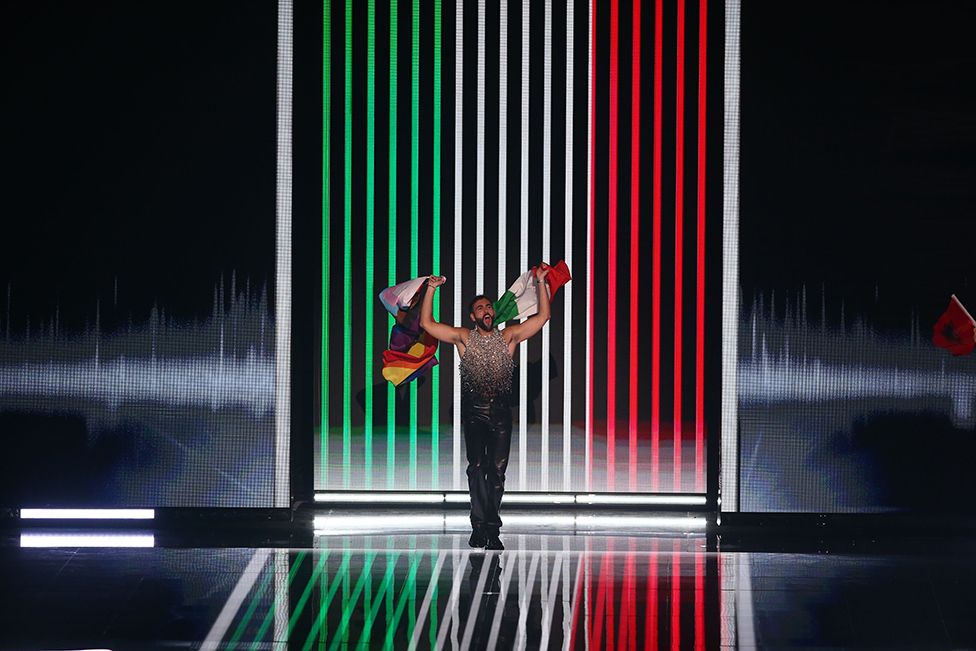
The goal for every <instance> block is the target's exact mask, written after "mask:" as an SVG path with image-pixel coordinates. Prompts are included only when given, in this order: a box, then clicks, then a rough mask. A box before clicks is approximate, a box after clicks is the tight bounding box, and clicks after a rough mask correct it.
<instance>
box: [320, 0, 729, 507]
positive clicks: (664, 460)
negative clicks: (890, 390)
mask: <svg viewBox="0 0 976 651" xmlns="http://www.w3.org/2000/svg"><path fill="white" fill-rule="evenodd" d="M716 7H717V8H716ZM322 11H323V21H322V24H323V32H322V42H323V50H322V70H323V71H324V74H323V78H322V125H323V138H322V168H323V183H324V187H323V201H322V217H321V219H322V249H321V259H322V270H323V274H322V284H321V288H322V292H321V297H322V304H321V307H322V309H321V312H320V314H321V321H320V335H321V337H320V338H319V345H320V360H321V363H320V365H319V369H318V371H319V372H318V375H319V382H318V383H317V387H318V388H319V391H318V403H319V407H318V409H316V410H315V411H316V416H317V418H316V421H317V427H316V431H315V448H314V451H315V481H314V486H315V488H316V489H319V490H339V491H341V490H350V491H362V490H397V491H411V490H416V491H429V490H431V489H436V490H448V491H450V490H465V489H466V486H467V480H466V476H465V467H466V459H465V455H464V442H463V436H462V431H461V423H460V415H459V401H460V400H459V391H460V389H459V382H458V367H457V356H456V351H454V350H453V349H451V348H450V347H448V346H445V345H442V346H441V347H440V349H439V352H438V360H439V365H438V366H437V367H435V369H434V371H433V372H432V373H429V374H428V375H426V376H425V377H423V378H422V379H421V380H419V381H415V382H411V383H409V384H407V385H405V386H402V387H399V388H394V387H393V386H392V385H391V384H389V383H388V382H386V381H384V380H383V378H382V375H381V368H382V362H381V354H382V352H383V350H385V349H386V348H387V346H388V339H389V334H390V328H391V325H392V323H393V321H392V319H391V317H390V316H389V315H388V314H387V312H386V311H385V310H384V309H383V307H382V305H381V304H380V302H379V301H378V300H377V296H378V295H379V293H380V292H381V291H382V290H383V289H384V288H386V287H388V286H391V285H393V284H395V283H397V282H402V281H405V280H408V279H411V278H414V277H416V276H419V275H421V274H425V275H426V274H429V273H440V274H442V275H446V276H447V277H448V282H447V284H446V285H444V286H443V287H442V288H440V289H439V290H438V294H437V300H435V310H436V312H435V314H436V315H437V316H438V318H439V319H440V320H441V321H443V322H446V323H450V324H452V325H459V326H464V325H465V324H467V325H468V326H470V325H471V323H470V321H469V319H468V315H467V305H468V301H470V299H471V298H472V297H473V296H474V295H475V294H478V293H487V294H489V295H491V297H492V298H496V297H498V296H499V295H500V294H501V293H503V292H505V291H506V290H507V289H508V287H509V285H511V283H512V282H514V281H515V279H516V278H517V277H518V276H519V275H520V274H521V273H522V272H523V271H526V270H527V269H528V268H529V267H530V266H532V265H535V264H537V263H538V262H539V261H540V260H547V261H549V262H553V263H554V262H556V261H558V260H560V259H562V260H565V261H566V262H567V263H568V264H569V265H570V267H571V271H572V273H573V280H572V282H571V283H569V285H567V286H566V287H565V288H563V289H561V290H560V291H559V293H558V294H557V295H556V297H555V299H554V302H553V316H552V320H551V321H550V323H549V324H548V325H547V326H546V327H545V329H544V330H543V332H542V334H540V335H538V336H537V337H535V338H534V339H532V340H530V341H528V342H527V343H524V344H522V345H521V347H520V350H518V351H517V352H516V354H515V360H516V364H517V367H516V370H515V374H514V381H513V396H514V397H513V404H514V409H513V433H512V448H511V456H510V463H509V466H508V470H507V480H506V486H507V489H508V490H515V491H546V492H579V491H595V492H667V493H672V492H684V493H704V492H705V484H706V470H707V468H706V458H707V454H706V451H707V443H708V440H709V425H710V422H709V420H708V417H707V414H708V413H709V408H708V402H707V399H706V389H705V387H706V386H707V385H709V383H710V382H717V373H718V372H719V367H718V365H717V364H715V363H713V357H709V354H708V352H707V351H708V350H711V349H712V347H713V346H712V344H707V343H706V341H707V337H714V340H715V341H717V337H718V334H717V330H716V331H715V332H712V330H711V328H713V327H714V326H715V325H717V324H718V316H719V307H720V305H719V304H718V303H717V302H712V303H707V302H706V300H705V297H706V295H707V294H706V292H710V291H712V289H711V288H712V287H718V286H719V282H718V279H720V271H719V270H720V267H719V266H718V265H717V264H715V263H708V264H706V261H707V260H711V258H710V257H709V256H716V255H717V254H716V253H715V252H713V251H712V250H711V249H708V248H707V247H706V244H707V243H711V244H714V243H715V241H714V240H713V239H710V238H712V236H711V235H710V236H708V238H706V226H707V225H708V224H709V223H711V222H712V220H713V218H712V217H711V215H713V214H716V215H717V214H718V213H717V212H716V210H717V209H719V207H720V205H721V203H720V201H718V200H717V199H715V198H713V194H714V193H713V192H712V190H713V188H720V184H721V175H720V174H716V173H714V170H712V164H711V161H713V160H719V161H720V158H717V156H718V152H720V150H721V147H720V144H721V141H720V139H719V138H718V137H717V134H720V133H721V131H720V129H721V121H720V120H719V121H718V122H716V121H715V116H721V99H722V97H721V94H720V92H714V93H711V94H709V93H708V86H709V84H708V81H709V80H710V79H712V77H713V76H714V73H715V72H716V71H718V72H719V73H720V71H721V69H720V67H717V66H716V67H712V68H709V66H708V65H707V62H708V61H709V60H710V59H714V58H715V53H716V52H717V53H718V56H719V60H720V57H721V44H722V39H721V35H722V28H721V21H722V20H723V15H722V10H721V6H719V5H716V4H715V3H707V2H704V1H702V2H691V1H683V2H664V1H663V0H661V1H660V2H643V3H626V4H620V5H617V4H610V3H607V4H605V5H604V4H599V3H586V2H575V3H568V4H567V5H565V6H564V5H563V4H559V3H551V2H545V1H531V2H521V3H515V2H503V3H477V4H471V3H468V4H467V5H464V4H463V3H460V2H458V3H455V2H453V1H447V0H437V1H435V0H430V1H427V0H422V1H420V0H418V1H417V2H392V3H391V2H389V1H388V0H372V1H370V2H363V3H356V2H351V1H349V2H345V1H341V0H340V1H335V0H328V1H326V2H324V3H323V7H322ZM716 25H717V27H716ZM710 48H711V50H710ZM706 131H707V132H709V134H711V133H712V132H714V133H715V134H716V136H715V137H711V138H709V137H706ZM711 143H716V144H715V145H713V144H711ZM706 162H708V164H707V165H706ZM714 232H715V233H718V232H720V228H719V227H716V228H715V229H714ZM715 251H717V249H716V250H715ZM715 261H716V263H717V261H718V257H715ZM710 283H711V285H710ZM714 295H717V293H716V294H714ZM715 361H717V359H716V360H715ZM709 377H714V378H716V379H715V380H714V381H712V380H709Z"/></svg>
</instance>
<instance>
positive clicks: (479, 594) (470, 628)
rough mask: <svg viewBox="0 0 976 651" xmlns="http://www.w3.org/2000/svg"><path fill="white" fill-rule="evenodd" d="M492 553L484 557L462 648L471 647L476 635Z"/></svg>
mask: <svg viewBox="0 0 976 651" xmlns="http://www.w3.org/2000/svg"><path fill="white" fill-rule="evenodd" d="M491 568H492V562H491V552H487V553H486V554H485V555H484V556H483V557H482V563H481V571H480V572H479V573H478V583H477V584H476V585H475V588H474V593H473V594H472V595H471V606H470V608H468V620H467V622H466V623H465V625H464V635H463V636H462V637H461V648H462V649H467V648H470V647H471V636H472V635H473V634H474V623H475V621H477V619H478V611H479V610H481V602H482V601H484V594H485V583H487V582H488V574H489V572H491Z"/></svg>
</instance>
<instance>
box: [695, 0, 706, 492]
mask: <svg viewBox="0 0 976 651" xmlns="http://www.w3.org/2000/svg"><path fill="white" fill-rule="evenodd" d="M707 44H708V0H698V269H697V271H696V278H697V280H698V291H697V295H696V300H695V490H696V491H698V492H699V493H703V492H705V136H706V135H708V134H707V127H706V124H705V110H706V107H705V96H706V91H707V87H708V77H707V74H706V73H707V69H706V62H707V57H706V54H707V50H706V45H707Z"/></svg>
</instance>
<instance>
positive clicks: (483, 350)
mask: <svg viewBox="0 0 976 651" xmlns="http://www.w3.org/2000/svg"><path fill="white" fill-rule="evenodd" d="M460 366H461V398H462V401H464V402H472V403H485V402H489V401H491V400H494V399H497V398H507V397H509V395H510V394H511V391H512V371H513V369H514V368H515V360H513V359H512V356H511V355H509V353H508V344H507V343H505V335H503V334H502V333H501V331H499V330H497V329H496V330H492V331H491V334H489V335H487V336H486V335H482V334H479V333H478V332H477V331H476V330H472V331H471V334H470V335H469V336H468V343H467V345H466V346H465V348H464V356H463V357H462V358H461V365H460Z"/></svg>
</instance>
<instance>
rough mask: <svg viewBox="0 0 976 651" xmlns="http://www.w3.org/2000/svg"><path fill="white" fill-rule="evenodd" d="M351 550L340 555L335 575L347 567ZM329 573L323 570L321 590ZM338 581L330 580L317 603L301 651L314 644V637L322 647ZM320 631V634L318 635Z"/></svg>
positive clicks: (306, 650) (326, 635)
mask: <svg viewBox="0 0 976 651" xmlns="http://www.w3.org/2000/svg"><path fill="white" fill-rule="evenodd" d="M351 555H352V552H350V551H348V548H347V551H346V552H344V553H343V555H342V564H341V565H339V569H338V570H337V571H336V576H339V575H340V574H342V572H343V570H346V569H348V567H349V558H350V556H351ZM328 577H329V573H328V572H323V573H322V578H323V592H324V586H325V583H326V582H327V581H328ZM339 583H340V581H338V580H335V581H333V582H332V587H330V588H329V590H328V593H326V594H325V596H324V598H323V599H322V601H321V604H320V605H319V617H318V618H317V619H316V620H315V624H313V625H312V630H310V631H309V632H308V637H306V638H305V643H304V644H303V645H302V651H308V650H309V649H311V648H312V646H313V645H314V644H315V639H316V638H318V639H319V648H324V646H325V644H324V643H325V640H326V638H327V637H328V628H327V626H328V623H329V606H331V605H332V599H333V598H335V593H336V591H337V590H338V588H339ZM320 633H321V635H320Z"/></svg>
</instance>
